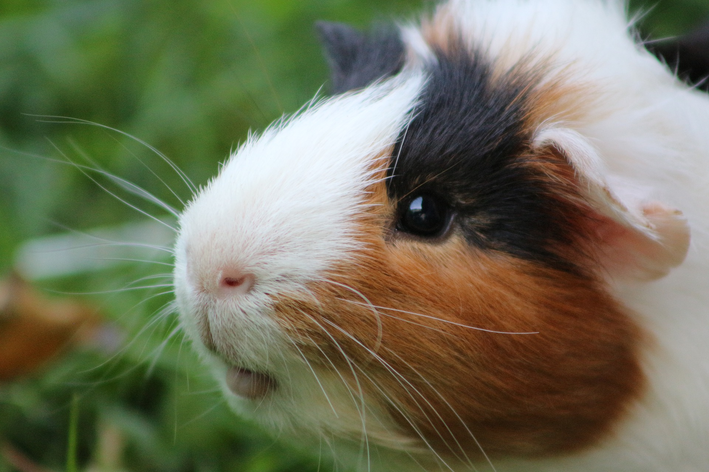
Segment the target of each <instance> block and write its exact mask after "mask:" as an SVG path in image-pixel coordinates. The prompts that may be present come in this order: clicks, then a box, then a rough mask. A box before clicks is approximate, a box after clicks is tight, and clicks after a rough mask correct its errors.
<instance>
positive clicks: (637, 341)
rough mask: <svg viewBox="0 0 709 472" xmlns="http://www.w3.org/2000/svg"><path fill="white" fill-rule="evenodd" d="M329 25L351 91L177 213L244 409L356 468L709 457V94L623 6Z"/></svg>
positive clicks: (341, 82)
mask: <svg viewBox="0 0 709 472" xmlns="http://www.w3.org/2000/svg"><path fill="white" fill-rule="evenodd" d="M320 29H321V34H322V36H323V39H324V41H325V43H326V48H327V51H328V53H329V58H330V63H331V66H332V69H333V88H334V91H335V93H336V95H334V96H333V97H331V98H328V99H326V100H321V101H319V102H316V103H314V104H311V105H310V106H308V107H307V108H306V109H304V110H303V111H301V112H300V113H298V114H297V115H296V116H294V117H292V118H287V119H284V120H282V121H280V122H278V123H276V124H275V125H273V126H272V127H271V128H269V129H268V130H267V131H266V132H264V133H263V134H262V135H261V136H260V137H250V138H249V139H248V141H247V142H246V143H245V144H244V145H243V146H242V147H241V148H240V149H239V150H238V151H237V152H235V153H234V154H233V155H232V156H231V157H230V158H229V160H228V161H227V162H226V163H225V165H224V166H223V167H222V169H221V170H220V172H219V175H218V176H217V177H215V178H214V179H213V180H212V181H211V182H210V183H209V185H208V186H207V187H206V188H204V189H202V191H201V192H200V193H199V195H197V196H196V197H195V198H194V200H193V201H192V202H191V203H190V205H189V206H188V207H187V209H186V210H185V212H184V213H183V215H182V217H181V219H180V236H179V239H178V242H177V247H176V254H177V256H176V267H175V285H176V294H177V303H178V307H179V310H180V315H181V321H182V324H183V326H184V328H185V330H186V331H187V333H188V335H189V336H190V337H191V338H192V339H193V341H194V345H195V348H196V349H197V350H198V351H199V352H200V353H201V354H202V356H203V358H204V360H205V362H206V363H207V365H209V366H210V368H211V369H212V371H213V372H214V375H215V377H216V379H217V380H218V381H219V382H220V384H221V385H222V387H223V390H224V394H225V396H226V398H227V400H228V401H229V403H230V404H231V405H232V406H233V407H234V409H235V410H237V411H238V412H240V413H241V414H244V415H246V416H249V417H251V418H253V419H254V420H256V421H258V422H259V423H261V424H263V425H264V426H265V427H266V428H268V429H271V430H272V431H273V432H274V433H275V434H278V435H281V436H286V437H292V438H296V439H297V440H299V441H301V442H304V443H307V444H312V445H313V446H314V447H315V448H320V450H322V451H331V452H332V453H333V455H334V456H335V458H336V460H338V461H340V462H342V463H343V464H346V465H347V466H348V467H355V468H357V469H358V470H381V471H399V470H401V471H412V470H453V471H467V470H497V471H518V470H524V471H609V470H617V471H665V470H669V469H672V470H680V471H694V470H705V468H706V464H709V447H707V446H709V361H708V359H709V308H707V307H709V292H708V291H707V287H709V284H708V281H709V280H708V275H707V274H709V257H708V256H707V254H709V252H707V249H709V247H708V246H709V211H708V210H707V207H706V202H709V185H707V183H708V182H709V158H708V157H707V149H709V138H708V137H707V136H708V134H707V133H706V131H705V130H706V129H709V100H708V99H707V97H705V96H704V95H703V94H702V93H700V92H697V91H696V90H692V89H690V88H689V87H687V86H685V85H683V84H681V83H680V82H679V81H678V80H677V79H676V78H675V77H674V76H673V75H672V73H671V72H670V71H669V70H668V69H667V68H666V67H665V66H664V65H663V64H661V63H660V62H659V61H658V60H657V59H656V58H654V57H653V56H652V55H650V54H649V53H648V52H647V51H645V50H644V49H643V48H642V46H640V45H638V44H636V43H635V42H634V41H633V39H632V37H631V35H630V33H629V26H628V24H627V22H626V21H625V19H624V11H623V5H622V4H620V2H615V1H600V0H598V1H594V0H576V1H568V0H565V1H561V0H538V1H532V0H489V1H483V0H478V1H473V0H451V1H449V2H447V3H443V4H441V5H440V6H439V7H438V8H437V9H436V11H435V13H434V14H433V15H432V16H430V17H429V18H426V19H424V20H423V21H422V22H421V23H420V25H417V26H413V25H407V26H402V27H398V28H396V29H392V30H381V31H376V32H374V33H372V34H371V35H364V34H361V33H358V32H355V31H354V30H351V29H349V28H347V27H344V26H341V25H333V24H323V25H321V27H320ZM690 228H691V244H690Z"/></svg>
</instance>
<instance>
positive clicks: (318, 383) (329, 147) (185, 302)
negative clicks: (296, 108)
mask: <svg viewBox="0 0 709 472" xmlns="http://www.w3.org/2000/svg"><path fill="white" fill-rule="evenodd" d="M422 84H423V80H422V77H421V76H420V75H405V76H402V77H400V78H397V79H396V80H393V81H388V82H387V83H384V84H381V85H376V86H372V87H369V88H368V89H367V90H365V91H363V92H360V93H355V94H346V95H344V96H341V97H336V98H332V99H329V100H326V101H323V102H321V103H319V104H317V105H314V106H312V107H310V108H309V109H306V110H304V111H302V112H301V113H299V114H298V115H297V116H295V117H293V118H291V119H287V120H284V121H282V122H280V123H277V124H276V125H274V126H273V127H271V128H270V129H269V130H267V131H266V132H265V133H264V134H263V135H262V136H261V137H259V138H255V137H250V138H249V140H248V141H247V142H246V143H245V144H244V145H243V146H242V147H241V148H240V149H239V150H238V151H237V152H236V153H235V154H234V155H232V156H231V158H230V159H229V161H228V162H227V163H226V164H225V165H224V167H223V168H222V169H221V171H220V173H219V175H218V176H217V177H216V178H214V179H213V180H212V181H211V182H210V183H209V185H207V187H206V188H204V189H202V191H201V192H200V194H199V195H198V196H197V197H196V198H195V199H194V200H193V201H192V202H191V203H190V204H189V205H188V207H187V209H186V210H185V212H184V213H183V215H182V216H181V218H180V235H179V238H178V242H177V248H176V249H177V250H176V253H177V257H176V264H175V286H176V294H177V302H178V306H179V308H180V312H181V315H182V318H181V319H182V324H183V326H184V327H185V329H186V330H187V332H188V334H189V335H190V336H191V337H192V339H194V340H198V339H199V331H198V329H197V322H198V320H199V319H203V320H204V319H206V320H208V321H209V324H210V327H211V331H212V335H213V338H214V342H215V345H216V347H217V349H218V350H219V351H220V354H221V356H222V358H223V359H220V358H217V357H215V356H213V355H211V354H209V353H208V352H207V350H206V349H205V348H204V346H203V345H202V343H201V342H195V347H196V348H197V349H198V351H199V352H200V353H201V354H202V356H203V357H204V359H205V361H206V362H207V363H208V364H209V366H210V367H211V369H212V371H213V372H214V375H215V377H216V378H217V380H218V381H219V382H220V384H221V385H222V387H223V389H224V392H225V395H226V397H227V399H228V401H229V403H230V404H231V405H232V406H233V407H234V408H235V409H237V410H240V411H242V412H243V413H245V414H248V413H249V412H250V411H251V412H252V410H256V413H255V414H253V416H254V417H255V418H257V419H258V421H260V422H261V423H262V424H264V425H266V426H268V427H269V428H271V429H273V430H276V431H285V432H287V433H290V434H297V435H298V436H299V438H300V439H308V438H309V437H310V441H312V442H315V445H316V446H317V441H318V440H325V441H328V444H327V445H324V447H326V449H327V448H334V447H335V445H334V444H331V443H329V442H330V439H329V438H331V437H332V438H338V437H345V438H347V437H352V440H353V441H354V442H355V443H357V444H359V443H360V442H361V439H362V438H361V435H362V433H361V431H362V429H363V425H362V421H364V418H366V429H367V432H368V434H369V435H374V436H379V437H381V439H382V441H384V442H386V440H387V438H394V437H396V432H395V431H393V430H392V429H391V428H388V427H387V426H385V425H383V424H381V423H382V421H383V420H382V419H379V418H380V417H381V418H383V419H384V420H387V419H388V418H387V416H386V415H385V414H383V413H382V412H378V411H376V408H374V407H371V406H363V405H362V404H361V400H360V394H359V392H357V391H354V392H352V391H350V390H349V389H348V388H347V387H346V386H345V384H344V382H343V380H342V378H341V377H339V375H338V374H336V373H334V372H328V371H320V372H317V376H316V375H315V372H314V371H313V370H312V367H310V366H309V365H308V364H307V363H305V362H304V361H303V359H302V357H301V356H300V354H299V352H298V351H297V348H295V347H294V345H293V344H292V343H290V342H289V341H288V340H287V339H286V337H285V336H284V335H283V333H282V332H281V329H280V328H279V325H278V324H277V323H276V322H275V321H274V320H273V319H272V318H271V316H270V315H271V312H270V309H271V301H272V300H271V298H270V295H269V294H288V293H294V292H296V293H298V292H299V293H303V292H305V293H306V295H307V288H306V284H307V283H308V282H312V281H314V280H319V279H321V278H322V277H324V276H325V273H326V271H327V269H328V268H330V267H331V266H332V265H333V264H335V263H337V262H341V261H343V260H344V259H346V258H347V257H348V254H349V253H350V252H351V251H352V250H355V249H357V248H358V247H359V245H360V244H361V243H359V242H357V241H356V240H355V239H353V235H354V230H355V229H356V221H355V220H356V217H357V215H358V214H361V213H362V209H361V208H360V207H361V205H365V204H366V192H365V190H366V188H367V187H368V186H369V185H371V184H372V182H373V181H374V179H375V178H376V175H375V171H377V169H381V168H383V166H384V165H385V164H386V162H388V156H389V154H390V153H391V149H392V147H393V145H394V142H395V140H396V138H397V136H398V134H399V132H400V130H401V128H402V127H404V126H406V123H407V122H408V120H409V119H410V112H411V110H412V109H413V107H414V105H415V100H416V98H417V96H418V94H419V92H420V89H421V86H422ZM377 159H386V160H385V161H382V164H381V165H379V166H377V165H376V164H377ZM225 270H226V271H234V270H236V271H242V272H248V273H251V274H253V275H254V276H255V280H256V281H255V284H254V287H253V289H252V290H251V292H249V294H248V295H245V296H240V297H220V296H218V295H217V294H218V286H219V280H220V279H221V276H222V275H221V274H222V273H223V272H224V271H225ZM225 361H227V362H228V363H229V364H235V365H238V366H241V367H245V368H250V369H252V370H256V371H260V372H268V373H269V374H271V375H272V376H274V377H275V378H276V379H277V380H278V382H279V389H278V391H277V392H275V395H271V396H270V397H269V398H268V399H266V400H264V401H263V402H256V403H257V404H254V403H253V402H248V401H245V400H243V399H240V398H238V397H236V396H234V395H233V394H231V393H230V392H229V391H228V388H227V387H226V381H225V378H226V371H227V367H228V365H227V363H226V362H225ZM365 410H366V411H365ZM323 438H324V439H323ZM402 441H403V440H402ZM392 442H393V441H392Z"/></svg>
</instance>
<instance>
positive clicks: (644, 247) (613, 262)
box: [597, 202, 690, 281]
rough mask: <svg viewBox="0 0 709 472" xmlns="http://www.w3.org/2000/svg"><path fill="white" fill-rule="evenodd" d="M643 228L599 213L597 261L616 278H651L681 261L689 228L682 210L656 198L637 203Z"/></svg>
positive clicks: (663, 273)
mask: <svg viewBox="0 0 709 472" xmlns="http://www.w3.org/2000/svg"><path fill="white" fill-rule="evenodd" d="M641 210H642V215H643V216H644V219H645V220H646V222H647V225H646V229H645V228H643V229H640V228H633V227H629V226H624V225H622V224H621V223H619V222H617V221H613V220H611V219H610V218H608V217H603V216H602V217H601V218H600V220H599V225H598V228H597V229H598V235H599V236H600V239H601V241H600V242H601V264H602V265H603V267H604V268H605V269H606V270H607V271H608V273H609V274H610V275H611V276H612V277H613V278H614V279H619V280H623V279H625V280H627V279H634V280H643V281H649V280H655V279H659V278H660V277H663V276H665V275H667V273H668V272H669V271H670V269H671V268H673V267H676V266H678V265H680V264H681V263H682V261H684V258H685V257H686V255H687V251H688V249H689V240H690V230H689V225H688V223H687V219H686V218H685V217H684V216H683V215H682V212H681V211H679V210H676V209H674V208H669V207H666V206H664V205H662V204H660V203H658V202H650V203H647V204H645V205H643V206H642V207H641Z"/></svg>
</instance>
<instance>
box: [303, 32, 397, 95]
mask: <svg viewBox="0 0 709 472" xmlns="http://www.w3.org/2000/svg"><path fill="white" fill-rule="evenodd" d="M315 27H316V28H317V30H318V33H319V34H320V39H321V41H322V42H323V45H324V46H325V56H326V57H327V60H328V63H329V64H330V70H331V78H332V93H333V94H338V93H342V92H346V91H348V90H353V89H358V88H363V87H366V86H367V85H370V84H371V83H372V82H374V81H376V80H378V79H382V78H385V77H389V76H392V75H394V74H396V73H398V72H399V71H400V70H401V68H402V67H403V65H404V55H405V51H404V43H403V42H402V40H401V37H400V35H399V32H398V31H397V30H395V29H385V28H380V29H377V30H374V31H373V32H372V33H370V34H365V33H362V32H360V31H358V30H356V29H354V28H352V27H351V26H348V25H345V24H342V23H330V22H325V21H320V22H318V23H316V24H315Z"/></svg>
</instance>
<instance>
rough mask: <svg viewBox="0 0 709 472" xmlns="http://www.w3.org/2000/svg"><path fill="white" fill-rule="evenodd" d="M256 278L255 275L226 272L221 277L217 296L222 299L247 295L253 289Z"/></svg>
mask: <svg viewBox="0 0 709 472" xmlns="http://www.w3.org/2000/svg"><path fill="white" fill-rule="evenodd" d="M255 282H256V278H255V277H254V276H253V274H249V273H246V272H239V271H228V270H224V271H222V272H221V274H220V276H219V287H218V289H217V294H218V295H219V296H220V297H224V298H226V297H233V296H238V295H246V294H247V293H249V291H250V290H251V289H252V288H253V286H254V283H255Z"/></svg>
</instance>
